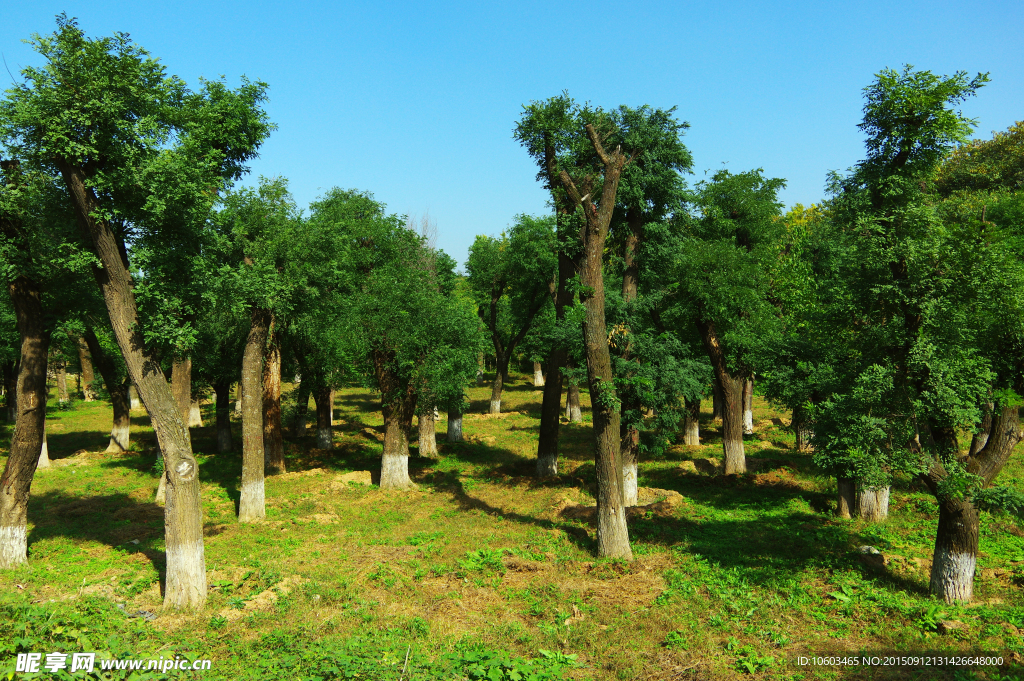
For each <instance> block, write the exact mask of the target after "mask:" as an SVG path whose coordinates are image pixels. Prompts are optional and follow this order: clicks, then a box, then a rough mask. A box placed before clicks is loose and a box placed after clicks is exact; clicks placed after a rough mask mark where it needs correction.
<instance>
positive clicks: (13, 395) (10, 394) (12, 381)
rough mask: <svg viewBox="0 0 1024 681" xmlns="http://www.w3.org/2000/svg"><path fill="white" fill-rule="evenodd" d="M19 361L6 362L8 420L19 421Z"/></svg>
mask: <svg viewBox="0 0 1024 681" xmlns="http://www.w3.org/2000/svg"><path fill="white" fill-rule="evenodd" d="M18 373H19V369H18V362H17V361H14V362H4V396H5V397H6V398H7V402H6V404H7V422H8V423H16V422H17V421H18Z"/></svg>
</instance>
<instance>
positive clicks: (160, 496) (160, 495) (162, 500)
mask: <svg viewBox="0 0 1024 681" xmlns="http://www.w3.org/2000/svg"><path fill="white" fill-rule="evenodd" d="M153 501H154V502H156V503H158V504H161V505H162V504H166V503H167V474H166V473H162V474H161V475H160V484H158V485H157V486H156V497H155V498H154V499H153Z"/></svg>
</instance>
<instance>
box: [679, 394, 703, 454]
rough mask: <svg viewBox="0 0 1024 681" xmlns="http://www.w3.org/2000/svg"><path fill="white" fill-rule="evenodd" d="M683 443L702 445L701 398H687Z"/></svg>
mask: <svg viewBox="0 0 1024 681" xmlns="http://www.w3.org/2000/svg"><path fill="white" fill-rule="evenodd" d="M683 444H684V445H689V446H691V447H697V446H699V445H700V400H694V401H692V402H691V401H690V400H686V417H685V419H684V420H683Z"/></svg>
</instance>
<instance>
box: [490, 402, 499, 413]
mask: <svg viewBox="0 0 1024 681" xmlns="http://www.w3.org/2000/svg"><path fill="white" fill-rule="evenodd" d="M490 413H492V414H500V413H501V400H491V411H490Z"/></svg>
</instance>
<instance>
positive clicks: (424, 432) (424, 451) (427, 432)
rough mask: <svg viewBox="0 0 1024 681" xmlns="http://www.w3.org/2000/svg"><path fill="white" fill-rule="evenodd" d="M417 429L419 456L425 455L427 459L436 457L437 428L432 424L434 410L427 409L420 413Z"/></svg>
mask: <svg viewBox="0 0 1024 681" xmlns="http://www.w3.org/2000/svg"><path fill="white" fill-rule="evenodd" d="M419 430H420V456H425V457H427V458H428V459H436V458H438V453H437V430H436V426H435V425H434V412H433V411H428V412H426V413H425V414H420V417H419Z"/></svg>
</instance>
